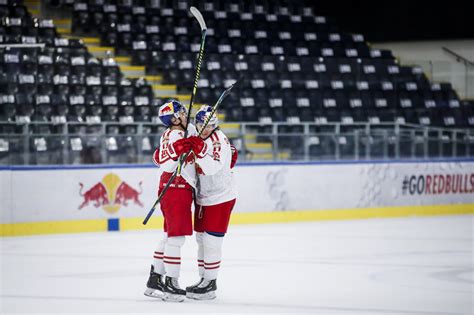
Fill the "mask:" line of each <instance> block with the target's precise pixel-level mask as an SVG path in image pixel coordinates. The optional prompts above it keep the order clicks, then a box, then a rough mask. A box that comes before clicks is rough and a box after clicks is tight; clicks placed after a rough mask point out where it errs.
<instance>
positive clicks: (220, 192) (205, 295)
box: [186, 105, 237, 300]
mask: <svg viewBox="0 0 474 315" xmlns="http://www.w3.org/2000/svg"><path fill="white" fill-rule="evenodd" d="M207 120H209V123H208V125H207V126H206V128H205V129H204V130H201V128H202V127H203V126H204V124H205V122H206V121H207ZM195 123H196V127H197V128H198V130H199V131H200V132H201V136H200V137H197V136H191V137H189V138H188V141H189V142H190V143H191V147H192V150H193V152H194V154H195V158H196V160H195V167H196V171H197V175H198V185H197V193H196V206H195V211H194V231H195V232H196V240H197V243H198V266H199V275H200V278H201V279H200V281H199V282H198V283H197V284H195V285H193V286H190V287H187V288H186V296H187V297H189V298H193V299H198V300H207V299H213V298H215V297H216V289H217V286H216V279H217V273H218V271H219V268H220V263H221V256H222V242H223V238H224V235H225V233H226V232H227V227H228V225H229V220H230V215H231V212H232V209H233V207H234V205H235V201H236V197H237V192H236V187H235V182H234V174H233V171H232V170H231V168H232V167H233V166H234V164H235V162H236V160H237V151H236V150H235V148H234V147H233V146H232V145H231V144H230V142H229V139H228V138H227V137H226V135H225V134H224V133H223V132H222V131H221V130H220V129H219V127H218V119H217V116H216V115H215V113H213V109H212V107H210V106H207V105H204V106H202V107H201V108H200V109H199V111H198V112H197V113H196V117H195Z"/></svg>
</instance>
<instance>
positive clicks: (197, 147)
mask: <svg viewBox="0 0 474 315" xmlns="http://www.w3.org/2000/svg"><path fill="white" fill-rule="evenodd" d="M188 139H189V142H191V146H192V149H193V152H194V154H196V157H197V158H198V159H200V158H203V157H204V155H206V151H207V145H206V143H205V142H204V141H203V140H202V139H201V138H199V137H196V136H192V137H189V138H188Z"/></svg>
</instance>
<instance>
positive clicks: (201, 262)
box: [196, 232, 204, 278]
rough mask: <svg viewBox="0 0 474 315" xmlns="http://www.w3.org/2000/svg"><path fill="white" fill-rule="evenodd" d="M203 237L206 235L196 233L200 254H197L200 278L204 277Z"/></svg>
mask: <svg viewBox="0 0 474 315" xmlns="http://www.w3.org/2000/svg"><path fill="white" fill-rule="evenodd" d="M203 237H204V233H202V232H196V242H197V244H198V254H197V262H198V270H199V277H200V278H203V277H204V244H203Z"/></svg>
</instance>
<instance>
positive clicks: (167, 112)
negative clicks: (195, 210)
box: [145, 101, 196, 302]
mask: <svg viewBox="0 0 474 315" xmlns="http://www.w3.org/2000/svg"><path fill="white" fill-rule="evenodd" d="M159 118H160V120H161V121H162V122H163V124H164V125H165V126H166V127H168V128H167V129H166V130H165V131H164V133H163V135H162V136H161V139H160V147H159V149H157V150H156V151H155V153H154V155H153V161H154V162H155V164H157V165H158V166H159V167H160V168H161V169H162V170H163V173H162V175H161V178H160V183H159V188H158V195H159V194H160V193H161V191H162V189H163V187H164V186H165V185H166V183H167V182H168V180H169V179H170V177H171V176H172V174H173V172H174V171H175V169H176V168H177V166H178V159H179V156H180V155H181V154H183V153H186V152H189V151H190V150H191V145H190V142H189V141H188V139H185V138H184V133H185V128H186V123H187V114H186V108H185V107H184V106H183V105H182V104H181V103H180V102H178V101H170V102H167V103H165V104H164V105H162V106H161V107H160V109H159ZM188 133H189V135H196V129H195V127H194V126H193V125H192V124H188ZM193 188H196V170H195V166H194V157H193V154H190V155H189V159H188V161H187V164H186V165H185V166H184V167H183V169H182V172H181V176H177V177H176V178H175V179H174V181H173V182H172V183H171V185H170V186H169V188H168V190H167V191H166V193H165V194H164V196H163V198H162V200H161V202H160V207H161V211H162V213H163V217H164V232H165V233H164V238H163V240H161V241H160V242H159V244H158V247H157V249H156V251H155V252H154V256H153V264H152V266H151V271H150V277H149V279H148V282H147V289H146V291H145V295H147V296H151V297H159V298H162V299H163V300H166V301H176V302H182V301H184V299H185V295H186V291H185V290H183V289H181V288H180V287H179V284H178V278H179V275H180V266H181V247H182V246H183V244H184V241H185V236H186V235H192V233H193V229H192V210H191V208H192V203H193ZM165 275H166V278H165Z"/></svg>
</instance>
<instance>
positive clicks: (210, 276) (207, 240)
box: [203, 233, 224, 280]
mask: <svg viewBox="0 0 474 315" xmlns="http://www.w3.org/2000/svg"><path fill="white" fill-rule="evenodd" d="M223 240H224V238H223V237H219V236H214V235H211V234H208V233H204V237H203V244H204V279H206V280H214V279H217V273H218V271H219V267H220V264H221V256H222V242H223Z"/></svg>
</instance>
